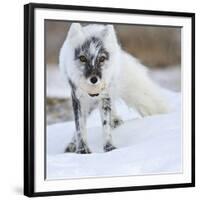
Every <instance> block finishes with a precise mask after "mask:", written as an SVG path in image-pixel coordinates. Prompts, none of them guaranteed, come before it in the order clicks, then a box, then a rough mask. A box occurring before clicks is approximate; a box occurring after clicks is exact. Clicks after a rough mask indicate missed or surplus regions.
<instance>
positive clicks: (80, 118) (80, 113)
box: [66, 91, 91, 154]
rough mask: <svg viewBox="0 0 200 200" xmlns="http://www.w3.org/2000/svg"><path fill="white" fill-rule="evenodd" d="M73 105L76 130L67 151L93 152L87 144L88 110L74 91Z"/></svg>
mask: <svg viewBox="0 0 200 200" xmlns="http://www.w3.org/2000/svg"><path fill="white" fill-rule="evenodd" d="M72 105H73V111H74V118H75V126H76V131H75V134H74V137H73V138H72V141H71V142H70V143H69V145H68V146H67V148H66V151H67V152H76V153H80V154H85V153H91V151H90V149H89V147H88V145H87V132H86V113H87V112H86V111H85V110H84V106H83V105H82V103H81V101H80V100H79V99H78V98H77V97H76V94H75V92H74V91H72Z"/></svg>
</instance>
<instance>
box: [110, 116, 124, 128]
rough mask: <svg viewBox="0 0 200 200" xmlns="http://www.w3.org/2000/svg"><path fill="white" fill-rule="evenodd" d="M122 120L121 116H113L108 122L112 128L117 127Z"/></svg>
mask: <svg viewBox="0 0 200 200" xmlns="http://www.w3.org/2000/svg"><path fill="white" fill-rule="evenodd" d="M123 123H124V122H123V120H122V119H121V118H119V117H114V118H113V119H112V120H111V123H110V126H111V128H112V129H114V128H117V127H118V126H120V125H122V124H123Z"/></svg>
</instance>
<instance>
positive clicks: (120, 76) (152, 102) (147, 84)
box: [60, 23, 169, 116]
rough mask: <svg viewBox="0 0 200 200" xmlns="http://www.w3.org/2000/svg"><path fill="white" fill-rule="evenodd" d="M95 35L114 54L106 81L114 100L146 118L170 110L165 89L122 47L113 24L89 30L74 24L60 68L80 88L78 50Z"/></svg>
mask: <svg viewBox="0 0 200 200" xmlns="http://www.w3.org/2000/svg"><path fill="white" fill-rule="evenodd" d="M91 36H96V37H100V38H102V40H103V42H104V45H105V48H106V49H107V50H108V52H109V53H110V58H109V61H107V62H106V63H105V66H104V71H103V76H102V79H103V80H104V81H105V82H106V84H107V88H106V90H107V91H109V94H110V95H111V96H112V99H116V98H118V97H121V98H122V99H123V100H124V101H125V102H126V103H127V104H128V105H129V106H130V107H135V108H136V109H137V110H138V111H139V112H140V113H141V115H142V116H147V115H153V114H160V113H165V112H168V111H169V108H168V103H167V102H166V100H165V98H164V97H163V96H162V93H161V89H160V88H159V86H157V85H156V84H155V83H154V82H153V81H152V80H151V79H150V78H149V76H148V73H147V69H146V67H145V66H143V65H142V64H141V63H139V62H138V60H137V59H135V58H134V57H133V56H132V55H130V54H128V53H126V52H125V51H123V50H122V49H121V48H120V46H119V45H118V42H117V37H116V34H115V31H114V28H113V26H112V25H106V26H104V25H88V26H85V27H81V25H80V24H77V23H73V24H72V25H71V27H70V30H69V32H68V35H67V38H66V40H65V42H64V44H63V46H62V49H61V51H60V68H61V70H62V72H63V74H64V76H65V78H67V79H68V78H70V79H71V80H73V82H74V83H75V84H76V85H77V86H78V85H79V80H80V79H81V77H82V74H81V71H80V69H78V68H77V67H76V63H75V61H74V49H75V47H77V45H79V44H82V43H83V42H84V41H85V40H86V39H87V38H89V37H91ZM91 48H93V47H91ZM81 95H82V94H80V96H81ZM83 95H84V94H83Z"/></svg>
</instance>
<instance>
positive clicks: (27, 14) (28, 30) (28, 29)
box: [24, 3, 195, 197]
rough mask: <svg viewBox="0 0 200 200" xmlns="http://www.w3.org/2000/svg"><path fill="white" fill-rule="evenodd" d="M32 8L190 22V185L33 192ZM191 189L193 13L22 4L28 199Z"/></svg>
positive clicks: (193, 130)
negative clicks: (176, 18)
mask: <svg viewBox="0 0 200 200" xmlns="http://www.w3.org/2000/svg"><path fill="white" fill-rule="evenodd" d="M36 8H43V9H58V10H80V11H97V12H105V11H106V12H109V13H129V14H148V15H156V16H157V15H160V16H161V15H163V16H179V17H189V18H191V20H192V30H191V35H192V52H191V56H192V64H191V65H192V96H191V99H192V109H191V110H192V130H191V137H192V138H191V141H192V151H191V152H192V156H191V157H192V170H191V177H192V181H191V183H181V184H167V185H144V186H131V187H116V188H99V189H84V190H66V191H47V192H35V189H34V188H35V178H34V176H35V174H34V149H35V144H34V143H35V142H34V131H35V126H34V121H35V116H34V112H35V111H34V109H35V107H34V103H35V100H34V99H35V87H34V85H35V81H34V80H35V75H34V71H35V70H34V64H35V63H34V28H35V27H34V22H35V15H34V11H35V9H36ZM194 186H195V14H194V13H186V12H167V11H153V10H135V9H121V8H105V7H86V6H73V5H57V4H36V3H30V4H27V5H24V195H26V196H28V197H36V196H52V195H72V194H84V193H99V192H120V191H133V190H149V189H163V188H182V187H194Z"/></svg>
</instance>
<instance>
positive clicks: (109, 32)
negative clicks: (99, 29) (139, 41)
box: [102, 24, 116, 39]
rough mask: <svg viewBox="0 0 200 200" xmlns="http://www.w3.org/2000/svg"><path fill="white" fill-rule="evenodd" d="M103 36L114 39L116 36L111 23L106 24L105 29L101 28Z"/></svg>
mask: <svg viewBox="0 0 200 200" xmlns="http://www.w3.org/2000/svg"><path fill="white" fill-rule="evenodd" d="M102 36H103V37H105V38H106V37H110V38H113V39H115V38H116V34H115V30H114V26H113V25H111V24H108V25H106V26H105V29H104V30H103V34H102Z"/></svg>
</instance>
